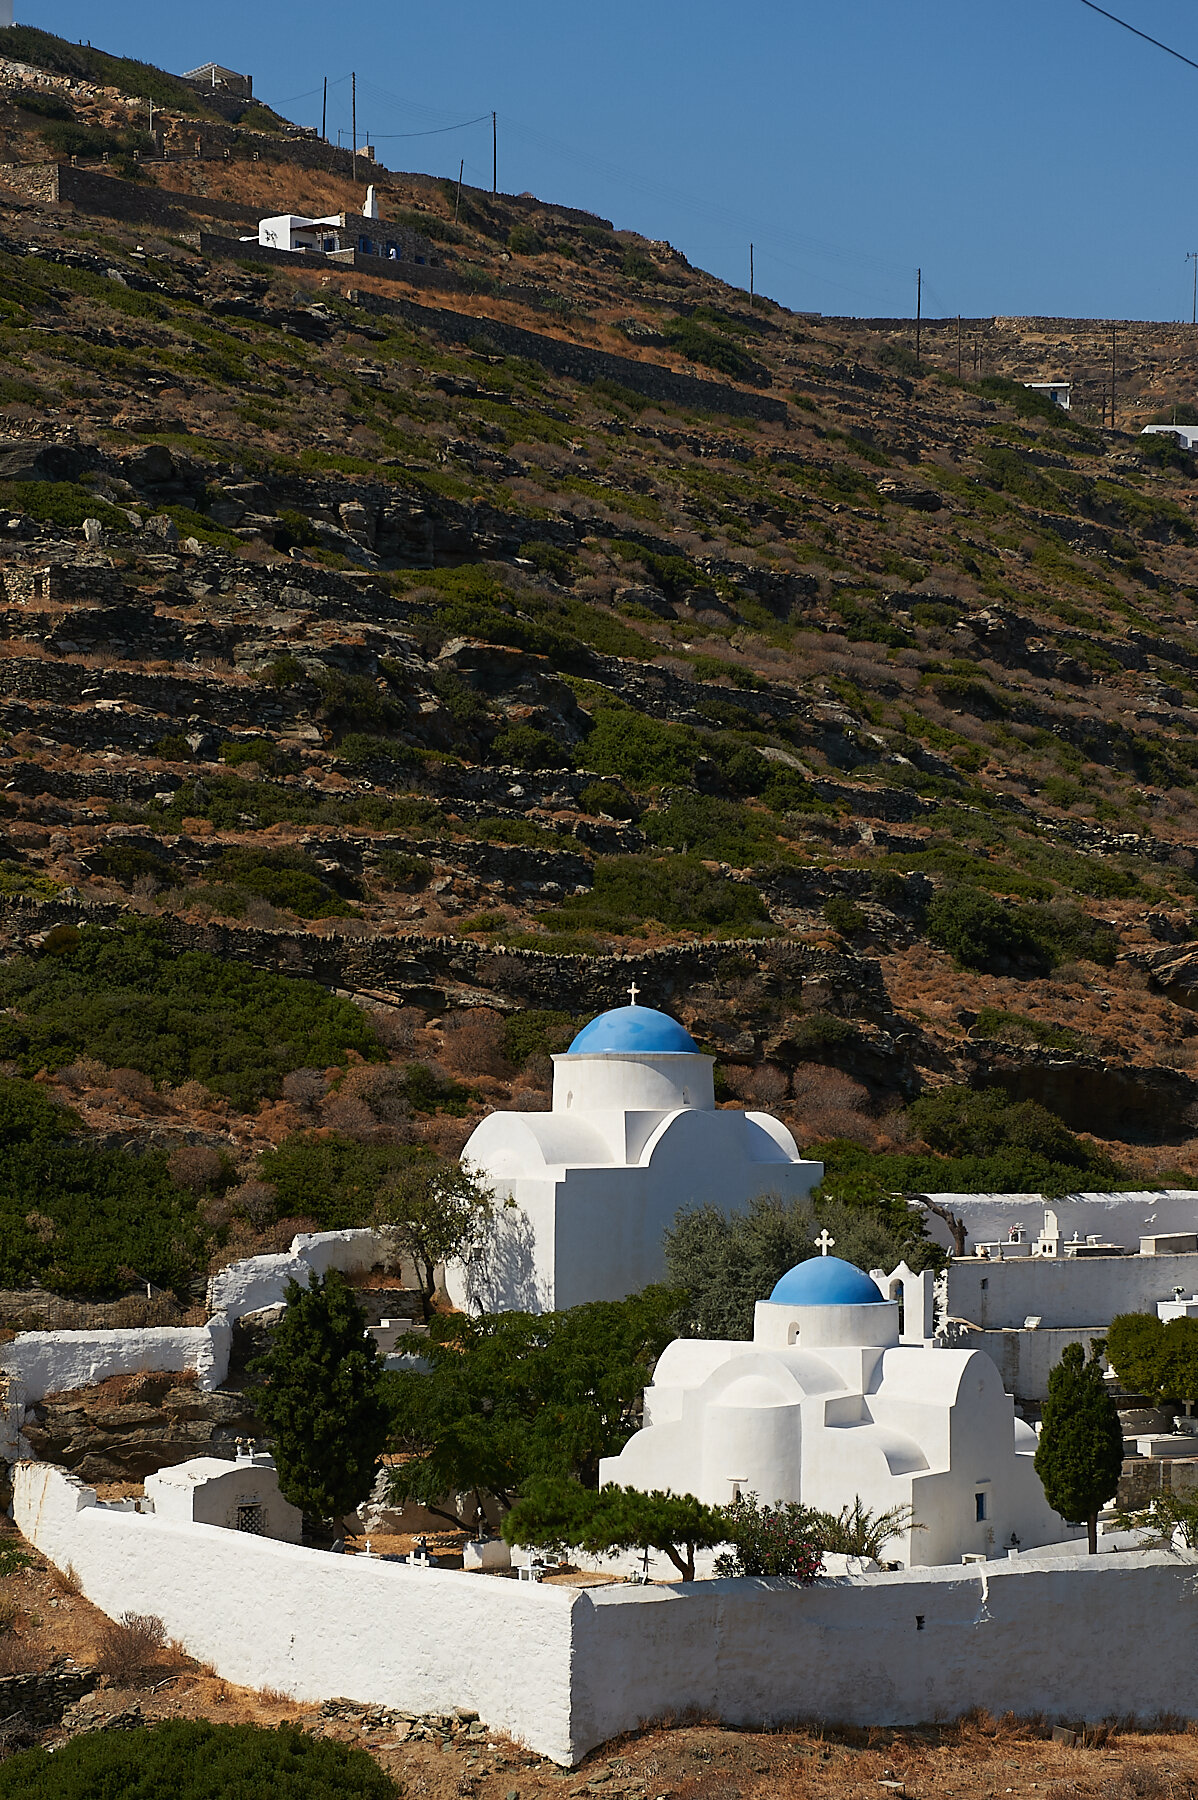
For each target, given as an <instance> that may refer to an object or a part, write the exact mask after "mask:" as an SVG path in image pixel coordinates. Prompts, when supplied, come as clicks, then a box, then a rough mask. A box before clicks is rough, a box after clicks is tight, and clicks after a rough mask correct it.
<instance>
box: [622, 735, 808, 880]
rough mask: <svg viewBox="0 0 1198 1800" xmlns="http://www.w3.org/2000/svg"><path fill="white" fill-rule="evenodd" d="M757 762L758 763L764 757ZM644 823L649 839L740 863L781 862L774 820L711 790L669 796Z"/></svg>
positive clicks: (742, 864)
mask: <svg viewBox="0 0 1198 1800" xmlns="http://www.w3.org/2000/svg"><path fill="white" fill-rule="evenodd" d="M756 761H757V762H758V763H760V762H761V759H760V757H758V758H757V759H756ZM761 766H762V768H763V769H764V768H766V767H768V765H766V764H764V763H762V764H761ZM640 825H641V831H642V832H643V833H644V835H645V837H646V839H647V840H648V842H649V843H651V844H660V845H662V846H663V847H669V848H670V849H673V850H683V851H690V852H692V853H693V854H695V855H697V856H704V857H708V858H710V859H714V860H716V861H719V862H727V863H732V864H733V865H734V866H735V867H737V868H746V867H749V866H751V865H753V864H755V863H756V864H761V863H767V862H777V861H778V859H779V856H780V854H781V850H782V846H781V845H780V844H779V842H778V833H777V830H776V829H775V827H774V824H773V821H772V820H770V819H768V818H764V817H763V816H762V815H761V813H756V812H751V811H750V810H749V809H748V808H747V807H745V806H739V805H737V804H736V802H735V801H731V800H718V799H715V798H713V797H712V796H711V795H709V794H678V795H671V797H670V804H669V806H667V807H665V808H664V809H663V810H662V811H661V812H647V813H645V814H644V815H643V816H642V818H641V821H640Z"/></svg>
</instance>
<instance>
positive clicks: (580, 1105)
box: [446, 986, 824, 1312]
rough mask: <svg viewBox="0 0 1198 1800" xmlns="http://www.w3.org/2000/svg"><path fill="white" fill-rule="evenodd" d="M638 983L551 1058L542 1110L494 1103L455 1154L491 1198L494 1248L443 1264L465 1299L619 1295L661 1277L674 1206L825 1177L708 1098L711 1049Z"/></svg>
mask: <svg viewBox="0 0 1198 1800" xmlns="http://www.w3.org/2000/svg"><path fill="white" fill-rule="evenodd" d="M632 994H633V1003H632V1005H631V1006H621V1007H617V1008H615V1009H614V1010H613V1011H611V1012H605V1013H601V1014H600V1015H599V1017H598V1018H597V1019H593V1020H592V1021H591V1023H590V1024H589V1025H587V1026H586V1027H584V1029H583V1030H582V1031H580V1032H579V1033H578V1036H577V1037H576V1038H575V1039H574V1041H573V1043H572V1044H571V1045H570V1048H569V1050H568V1051H567V1052H566V1053H565V1054H564V1055H562V1056H555V1057H554V1059H553V1109H552V1111H551V1112H547V1113H522V1112H494V1113H491V1114H490V1115H489V1117H487V1118H485V1119H484V1120H483V1121H482V1123H481V1124H480V1125H479V1126H478V1127H477V1128H476V1129H475V1131H474V1132H473V1133H472V1135H471V1137H470V1139H469V1141H468V1143H467V1144H466V1147H465V1149H464V1150H463V1152H462V1161H463V1163H465V1164H468V1165H469V1166H471V1167H472V1168H473V1169H474V1170H475V1171H476V1172H477V1173H479V1174H480V1175H482V1176H483V1177H484V1178H485V1179H486V1181H487V1182H488V1183H489V1184H490V1185H491V1187H492V1189H493V1190H494V1193H495V1197H496V1200H497V1201H498V1202H499V1208H498V1216H497V1221H496V1227H495V1232H494V1238H493V1243H492V1245H491V1250H490V1254H489V1255H487V1256H486V1257H485V1258H480V1259H479V1260H478V1261H477V1262H475V1263H474V1264H471V1265H469V1266H465V1267H463V1266H457V1267H455V1266H452V1265H451V1266H450V1268H449V1269H448V1270H447V1271H446V1285H447V1287H448V1290H449V1293H450V1296H451V1298H452V1299H453V1300H454V1301H455V1302H456V1303H457V1304H458V1305H459V1306H463V1307H465V1308H467V1309H468V1310H475V1309H482V1310H485V1311H487V1312H501V1311H507V1310H511V1309H513V1308H517V1309H524V1310H528V1311H532V1312H547V1311H550V1310H552V1309H555V1308H560V1307H567V1306H577V1305H580V1304H581V1303H582V1302H583V1301H587V1300H619V1299H622V1298H623V1296H624V1295H625V1294H633V1293H636V1292H637V1291H638V1290H639V1289H641V1288H643V1287H645V1286H646V1285H647V1284H648V1283H649V1282H652V1281H660V1280H662V1279H663V1277H664V1273H665V1259H664V1251H663V1247H662V1239H663V1236H664V1233H665V1232H666V1230H667V1229H668V1227H669V1226H670V1225H672V1224H673V1222H674V1218H675V1216H676V1214H677V1213H678V1211H679V1208H681V1207H685V1206H704V1205H708V1204H710V1205H712V1206H715V1207H718V1209H719V1210H720V1212H722V1213H725V1214H731V1213H735V1212H740V1211H743V1210H744V1209H745V1208H746V1207H747V1206H748V1204H749V1202H750V1201H751V1200H752V1199H754V1198H755V1197H756V1196H757V1195H759V1194H765V1193H776V1194H780V1195H782V1196H784V1197H785V1198H787V1199H794V1198H796V1197H798V1196H801V1195H803V1194H808V1193H810V1191H811V1189H812V1188H813V1187H815V1185H816V1184H817V1183H818V1182H819V1181H820V1179H821V1178H822V1176H823V1172H824V1171H823V1164H822V1163H817V1162H807V1161H805V1160H804V1159H803V1158H802V1157H801V1156H800V1155H799V1151H798V1147H797V1145H796V1144H795V1141H794V1138H793V1137H792V1136H791V1134H790V1132H789V1131H788V1130H787V1128H786V1126H785V1125H783V1124H782V1122H781V1120H779V1119H775V1118H772V1117H771V1116H770V1114H769V1113H759V1112H742V1111H740V1110H739V1109H732V1108H729V1109H726V1110H723V1109H720V1108H718V1107H717V1106H716V1100H715V1086H714V1074H713V1071H714V1067H715V1058H714V1057H712V1056H707V1055H705V1054H704V1053H703V1052H702V1051H701V1050H700V1049H699V1046H698V1044H696V1042H695V1040H694V1039H693V1038H692V1037H691V1035H690V1033H689V1032H688V1031H687V1030H686V1029H685V1028H684V1027H683V1026H682V1025H680V1024H679V1023H678V1021H677V1020H676V1019H672V1018H670V1017H669V1016H668V1014H666V1013H663V1012H658V1011H656V1010H655V1009H654V1008H653V1007H651V1006H638V1005H637V1004H636V989H635V986H634V988H633V990H632Z"/></svg>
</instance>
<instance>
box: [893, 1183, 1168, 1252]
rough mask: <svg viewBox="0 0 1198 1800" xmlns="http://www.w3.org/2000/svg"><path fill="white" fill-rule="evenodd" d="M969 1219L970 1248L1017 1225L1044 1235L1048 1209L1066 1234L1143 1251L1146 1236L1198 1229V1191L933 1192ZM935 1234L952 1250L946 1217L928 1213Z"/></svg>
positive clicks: (939, 1200) (1031, 1233)
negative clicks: (1053, 1196)
mask: <svg viewBox="0 0 1198 1800" xmlns="http://www.w3.org/2000/svg"><path fill="white" fill-rule="evenodd" d="M929 1198H930V1199H932V1200H935V1201H936V1202H937V1203H938V1204H939V1205H942V1206H946V1207H948V1208H949V1210H950V1211H951V1212H954V1213H956V1215H957V1217H958V1218H961V1219H963V1220H964V1221H965V1225H966V1227H967V1229H968V1232H969V1240H968V1246H967V1248H968V1249H969V1251H970V1252H971V1253H972V1250H973V1246H974V1245H975V1244H989V1243H995V1242H997V1241H998V1240H999V1239H1001V1238H1005V1237H1006V1235H1007V1233H1008V1231H1009V1230H1010V1228H1011V1226H1012V1225H1021V1226H1023V1228H1024V1230H1025V1231H1026V1232H1027V1235H1028V1238H1029V1239H1030V1240H1034V1239H1036V1238H1038V1237H1039V1235H1040V1231H1041V1228H1042V1226H1043V1224H1044V1213H1045V1208H1046V1207H1048V1208H1051V1210H1052V1211H1053V1212H1054V1213H1055V1214H1056V1218H1057V1223H1058V1226H1059V1228H1060V1233H1061V1236H1062V1237H1063V1238H1071V1237H1072V1236H1073V1234H1074V1232H1076V1233H1077V1234H1078V1236H1079V1237H1081V1238H1083V1239H1084V1238H1087V1237H1091V1236H1098V1237H1100V1238H1101V1239H1102V1240H1103V1242H1104V1243H1111V1244H1118V1245H1119V1246H1120V1247H1121V1248H1122V1249H1124V1250H1138V1249H1139V1247H1140V1239H1141V1238H1142V1237H1146V1236H1150V1235H1152V1234H1154V1233H1162V1232H1169V1231H1195V1230H1198V1191H1195V1190H1193V1189H1190V1188H1160V1189H1155V1188H1152V1189H1143V1190H1139V1191H1134V1192H1133V1191H1132V1190H1130V1189H1129V1190H1128V1191H1127V1192H1125V1193H1118V1194H1091V1193H1084V1194H1069V1195H1067V1196H1066V1197H1065V1198H1064V1199H1062V1200H1049V1201H1045V1199H1044V1197H1043V1195H1041V1194H931V1195H929ZM926 1222H927V1227H928V1235H929V1237H933V1238H935V1240H936V1242H937V1243H938V1244H942V1245H943V1246H944V1248H945V1249H946V1250H951V1249H952V1247H953V1242H952V1234H951V1233H950V1231H949V1229H948V1226H947V1225H946V1224H945V1223H944V1221H943V1219H938V1218H937V1217H936V1215H935V1214H934V1213H929V1214H927V1216H926Z"/></svg>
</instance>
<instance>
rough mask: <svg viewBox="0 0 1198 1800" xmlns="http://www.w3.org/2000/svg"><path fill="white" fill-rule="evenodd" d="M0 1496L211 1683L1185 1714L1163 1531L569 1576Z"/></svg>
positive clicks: (838, 1717) (549, 1718)
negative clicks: (835, 1571) (970, 1550)
mask: <svg viewBox="0 0 1198 1800" xmlns="http://www.w3.org/2000/svg"><path fill="white" fill-rule="evenodd" d="M15 1516H16V1522H17V1525H18V1527H19V1528H20V1530H21V1531H22V1532H23V1533H24V1534H25V1536H26V1537H27V1538H28V1539H29V1540H30V1541H31V1542H32V1543H33V1544H34V1545H35V1546H36V1547H37V1548H38V1549H39V1550H40V1551H42V1553H43V1554H44V1555H46V1556H47V1557H48V1558H49V1559H50V1561H51V1562H53V1563H55V1564H57V1566H58V1567H60V1568H65V1567H66V1565H67V1564H68V1563H69V1564H70V1565H71V1567H72V1568H73V1569H74V1571H75V1573H76V1575H77V1576H78V1578H79V1581H80V1584H81V1586H82V1590H83V1592H84V1593H85V1594H86V1595H87V1597H88V1599H90V1600H92V1601H93V1602H94V1603H95V1604H96V1605H98V1606H99V1607H101V1608H102V1609H103V1610H104V1611H105V1612H107V1613H109V1614H110V1615H113V1616H117V1615H119V1614H120V1613H123V1612H125V1611H134V1612H142V1613H153V1614H156V1615H157V1616H158V1617H159V1618H161V1619H162V1621H163V1623H164V1625H165V1626H166V1629H167V1632H168V1634H169V1635H170V1636H171V1637H174V1638H178V1639H179V1640H180V1642H182V1643H183V1644H184V1645H185V1647H186V1648H187V1649H188V1650H189V1651H190V1652H191V1653H192V1654H193V1655H194V1656H196V1657H199V1658H201V1659H202V1660H204V1661H207V1662H210V1663H211V1664H212V1665H213V1666H214V1667H215V1668H216V1670H217V1671H218V1673H219V1674H221V1675H223V1676H225V1677H226V1679H228V1680H230V1681H238V1682H244V1683H247V1684H249V1685H252V1686H256V1687H265V1686H270V1687H275V1688H278V1689H280V1690H281V1691H282V1692H284V1693H288V1694H290V1695H292V1696H293V1697H294V1698H296V1699H305V1700H314V1699H323V1698H329V1697H331V1696H334V1695H339V1694H344V1695H346V1696H348V1697H349V1698H351V1699H355V1700H360V1701H364V1702H373V1703H377V1704H383V1705H391V1706H397V1707H401V1708H403V1709H405V1710H410V1711H413V1712H425V1711H428V1712H447V1711H449V1710H450V1708H452V1707H453V1706H462V1707H469V1708H472V1709H473V1710H475V1711H477V1712H478V1713H479V1715H480V1716H481V1717H482V1718H483V1719H484V1720H485V1721H486V1722H487V1723H488V1724H489V1725H491V1726H492V1727H493V1728H495V1729H497V1730H502V1731H507V1732H509V1733H511V1734H512V1735H513V1736H515V1737H518V1738H520V1739H521V1740H522V1741H523V1742H525V1743H526V1744H528V1745H529V1746H530V1747H531V1748H532V1749H534V1750H537V1751H539V1752H540V1753H541V1754H542V1755H545V1756H549V1757H551V1758H552V1759H553V1760H554V1761H556V1762H559V1763H566V1764H573V1763H576V1762H578V1761H579V1760H580V1759H581V1758H582V1757H583V1756H584V1755H585V1754H586V1753H587V1752H588V1751H589V1750H591V1749H593V1748H594V1747H595V1745H597V1744H600V1743H603V1742H605V1741H606V1740H607V1739H608V1738H610V1737H613V1736H615V1735H616V1734H617V1733H619V1732H622V1731H627V1730H630V1729H632V1728H633V1727H635V1726H636V1725H637V1724H638V1723H639V1722H640V1721H641V1720H643V1719H646V1718H652V1717H655V1716H657V1715H660V1714H662V1713H666V1712H674V1713H677V1712H680V1711H682V1710H683V1709H685V1708H686V1707H690V1706H695V1707H698V1708H699V1709H701V1710H702V1711H704V1712H708V1713H711V1714H712V1715H714V1716H716V1717H718V1718H720V1719H722V1720H724V1721H726V1722H727V1723H729V1724H740V1725H749V1724H754V1725H760V1724H763V1723H780V1722H783V1721H786V1720H792V1719H825V1720H834V1721H841V1722H844V1723H852V1724H860V1725H868V1724H880V1725H904V1724H916V1723H919V1722H922V1721H926V1720H934V1719H951V1718H955V1717H958V1716H959V1715H960V1714H962V1713H964V1712H967V1711H969V1709H970V1708H972V1707H975V1706H984V1707H986V1708H987V1709H988V1710H989V1711H990V1712H992V1713H995V1714H1000V1713H1003V1712H1005V1711H1008V1710H1010V1711H1012V1712H1016V1713H1025V1714H1026V1713H1046V1714H1048V1715H1049V1716H1050V1717H1054V1718H1058V1719H1062V1718H1063V1719H1089V1720H1096V1719H1101V1718H1104V1717H1110V1716H1115V1715H1117V1716H1119V1717H1127V1716H1129V1715H1131V1716H1138V1717H1141V1718H1145V1719H1149V1718H1154V1717H1157V1716H1158V1715H1160V1714H1162V1713H1166V1712H1168V1713H1175V1714H1180V1715H1182V1716H1185V1717H1193V1716H1194V1715H1195V1713H1196V1712H1198V1668H1196V1665H1195V1661H1194V1657H1193V1653H1192V1652H1193V1643H1194V1631H1195V1626H1196V1624H1198V1594H1196V1578H1198V1568H1196V1567H1195V1564H1194V1562H1193V1560H1190V1559H1182V1558H1179V1557H1177V1556H1175V1555H1174V1554H1173V1553H1172V1552H1169V1551H1141V1552H1121V1553H1119V1554H1106V1555H1102V1556H1097V1557H1085V1556H1079V1557H1076V1558H1074V1557H1067V1558H1052V1557H1049V1556H1040V1557H1035V1556H1027V1557H1019V1558H1017V1559H1015V1560H1013V1561H1002V1562H995V1563H988V1564H978V1565H972V1566H970V1567H969V1568H968V1569H966V1568H943V1569H936V1570H917V1571H903V1572H900V1573H897V1574H866V1575H858V1576H850V1577H846V1578H844V1579H841V1580H837V1581H834V1582H827V1583H821V1584H817V1585H816V1586H814V1587H810V1588H795V1587H793V1586H791V1585H789V1584H788V1583H785V1582H773V1581H736V1582H730V1581H710V1582H698V1583H695V1584H692V1585H687V1586H675V1587H650V1588H641V1587H632V1586H628V1587H610V1588H592V1589H584V1590H581V1591H580V1590H578V1589H570V1588H563V1587H544V1586H539V1585H536V1584H533V1583H524V1582H516V1581H510V1580H509V1581H505V1580H497V1579H494V1578H492V1577H487V1576H482V1575H472V1574H466V1573H463V1572H459V1571H454V1570H439V1569H428V1570H424V1569H409V1568H408V1567H406V1566H405V1565H399V1564H393V1563H384V1562H375V1561H364V1560H363V1559H362V1558H360V1557H348V1558H343V1557H334V1556H329V1555H327V1554H324V1553H322V1552H321V1551H316V1550H304V1549H301V1548H298V1547H296V1546H294V1545H290V1544H280V1543H273V1542H271V1541H269V1540H267V1539H264V1538H258V1537H252V1536H250V1535H248V1534H245V1533H241V1532H233V1531H221V1530H219V1529H217V1528H216V1527H214V1526H206V1525H189V1526H183V1525H170V1524H167V1523H166V1522H165V1521H163V1520H160V1519H155V1518H153V1517H152V1516H146V1515H142V1514H137V1513H126V1512H118V1511H115V1510H110V1509H108V1508H106V1507H104V1506H99V1505H97V1504H96V1500H95V1495H94V1493H93V1492H92V1491H91V1489H89V1488H85V1487H84V1486H83V1485H82V1483H81V1482H79V1481H78V1480H77V1479H76V1478H75V1477H73V1476H69V1475H67V1474H65V1473H64V1472H63V1471H62V1470H61V1469H55V1468H53V1467H51V1466H50V1465H48V1464H45V1463H24V1464H21V1465H20V1467H19V1468H18V1469H17V1471H16V1479H15Z"/></svg>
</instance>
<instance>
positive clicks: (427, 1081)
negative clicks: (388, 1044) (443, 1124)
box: [397, 1062, 473, 1119]
mask: <svg viewBox="0 0 1198 1800" xmlns="http://www.w3.org/2000/svg"><path fill="white" fill-rule="evenodd" d="M397 1088H398V1092H399V1093H400V1094H401V1095H402V1097H403V1098H404V1099H405V1100H406V1101H407V1103H408V1105H409V1106H410V1107H411V1108H412V1111H413V1112H418V1113H438V1112H443V1113H449V1114H450V1116H451V1117H452V1118H455V1119H460V1118H464V1117H465V1115H466V1113H467V1112H469V1110H470V1108H469V1101H470V1100H471V1099H472V1097H473V1096H472V1094H471V1090H470V1089H469V1088H468V1087H463V1085H462V1083H461V1082H460V1081H454V1080H452V1079H451V1077H449V1076H446V1075H438V1074H437V1073H436V1071H435V1070H434V1069H430V1068H429V1067H428V1065H427V1063H419V1062H414V1063H409V1064H408V1066H407V1068H406V1069H405V1070H404V1072H403V1074H402V1076H401V1077H400V1079H399V1081H398V1083H397Z"/></svg>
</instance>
